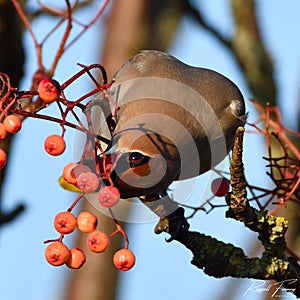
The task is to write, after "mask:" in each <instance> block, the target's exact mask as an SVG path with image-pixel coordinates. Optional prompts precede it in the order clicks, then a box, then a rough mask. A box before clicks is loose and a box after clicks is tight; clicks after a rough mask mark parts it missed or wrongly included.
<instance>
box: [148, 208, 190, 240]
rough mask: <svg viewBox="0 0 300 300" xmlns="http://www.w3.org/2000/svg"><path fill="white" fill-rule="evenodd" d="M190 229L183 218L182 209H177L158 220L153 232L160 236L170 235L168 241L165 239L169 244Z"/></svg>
mask: <svg viewBox="0 0 300 300" xmlns="http://www.w3.org/2000/svg"><path fill="white" fill-rule="evenodd" d="M189 227H190V224H189V223H188V222H187V220H186V218H185V217H184V209H183V208H182V207H179V208H178V209H176V210H175V211H174V212H173V213H171V214H170V215H168V216H166V217H163V218H160V220H159V222H158V223H157V225H156V226H155V229H154V232H155V233H156V234H160V233H162V232H167V233H169V234H170V235H171V237H170V238H169V239H166V241H167V242H171V241H172V240H174V239H176V238H177V237H178V236H180V235H182V234H183V233H185V232H186V231H187V230H188V229H189Z"/></svg>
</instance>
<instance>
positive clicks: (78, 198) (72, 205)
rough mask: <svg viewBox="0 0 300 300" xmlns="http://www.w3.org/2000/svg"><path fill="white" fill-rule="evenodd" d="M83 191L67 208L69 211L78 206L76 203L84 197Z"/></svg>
mask: <svg viewBox="0 0 300 300" xmlns="http://www.w3.org/2000/svg"><path fill="white" fill-rule="evenodd" d="M82 197H83V193H80V194H79V195H78V196H77V198H76V199H75V200H74V202H73V203H72V204H71V206H70V207H69V208H68V209H67V211H68V212H71V211H72V209H73V208H74V207H75V206H76V204H77V203H78V202H79V201H80V200H81V199H82Z"/></svg>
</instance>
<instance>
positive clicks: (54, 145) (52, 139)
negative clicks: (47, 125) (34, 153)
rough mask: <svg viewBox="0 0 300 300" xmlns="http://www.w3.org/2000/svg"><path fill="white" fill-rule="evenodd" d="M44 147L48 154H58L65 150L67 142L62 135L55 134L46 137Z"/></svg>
mask: <svg viewBox="0 0 300 300" xmlns="http://www.w3.org/2000/svg"><path fill="white" fill-rule="evenodd" d="M44 147H45V150H46V152H47V153H48V154H50V155H53V156H57V155H60V154H62V153H63V152H64V151H65V149H66V142H65V141H64V139H63V138H62V137H61V136H59V135H56V134H53V135H50V136H48V137H47V138H46V140H45V143H44Z"/></svg>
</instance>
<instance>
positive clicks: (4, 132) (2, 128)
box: [0, 123, 6, 140]
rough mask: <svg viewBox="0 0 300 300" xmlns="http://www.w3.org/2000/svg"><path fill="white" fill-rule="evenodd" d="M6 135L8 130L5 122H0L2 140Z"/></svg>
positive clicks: (0, 138)
mask: <svg viewBox="0 0 300 300" xmlns="http://www.w3.org/2000/svg"><path fill="white" fill-rule="evenodd" d="M5 137H6V130H5V127H4V125H3V123H0V140H4V139H5Z"/></svg>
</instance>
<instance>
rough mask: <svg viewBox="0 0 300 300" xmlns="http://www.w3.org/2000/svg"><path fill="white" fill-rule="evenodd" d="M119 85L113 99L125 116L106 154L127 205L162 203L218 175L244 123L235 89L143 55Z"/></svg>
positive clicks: (212, 76)
mask: <svg viewBox="0 0 300 300" xmlns="http://www.w3.org/2000/svg"><path fill="white" fill-rule="evenodd" d="M114 79H115V82H114V84H113V85H112V87H111V90H110V93H111V96H112V98H113V99H114V101H115V102H116V104H117V105H118V106H119V110H118V111H117V114H116V127H115V129H114V132H113V136H112V143H111V145H110V146H109V149H107V151H106V153H107V154H108V155H112V157H113V158H114V159H113V168H112V170H111V178H112V180H113V182H114V184H115V186H116V187H118V189H119V191H120V194H121V197H122V198H130V197H140V198H141V199H145V197H146V198H147V195H160V194H161V193H162V192H163V191H166V189H167V188H168V186H169V185H170V184H171V183H172V182H173V181H177V180H183V179H187V178H192V177H195V176H198V175H199V174H202V173H204V172H206V171H208V170H210V169H212V168H213V167H214V166H216V165H217V164H218V163H219V162H220V161H222V160H223V159H224V158H225V156H226V155H227V154H228V152H229V151H230V150H231V148H232V146H233V141H234V136H235V131H236V129H237V127H239V126H244V124H245V121H246V114H245V105H244V99H243V96H242V94H241V92H240V91H239V89H238V88H237V86H236V85H235V84H234V83H233V82H232V81H230V80H229V79H228V78H226V77H224V76H223V75H221V74H219V73H217V72H215V71H212V70H209V69H205V68H197V67H192V66H189V65H187V64H185V63H183V62H181V61H180V60H178V59H176V58H175V57H173V56H171V55H168V54H166V53H163V52H159V51H154V50H145V51H141V52H140V53H138V54H137V55H135V56H134V57H132V58H131V59H129V60H128V61H127V62H126V63H125V64H124V65H123V66H122V67H121V68H120V69H119V70H118V71H117V72H116V74H115V77H114ZM143 197H144V198H143ZM158 198H159V197H158Z"/></svg>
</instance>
